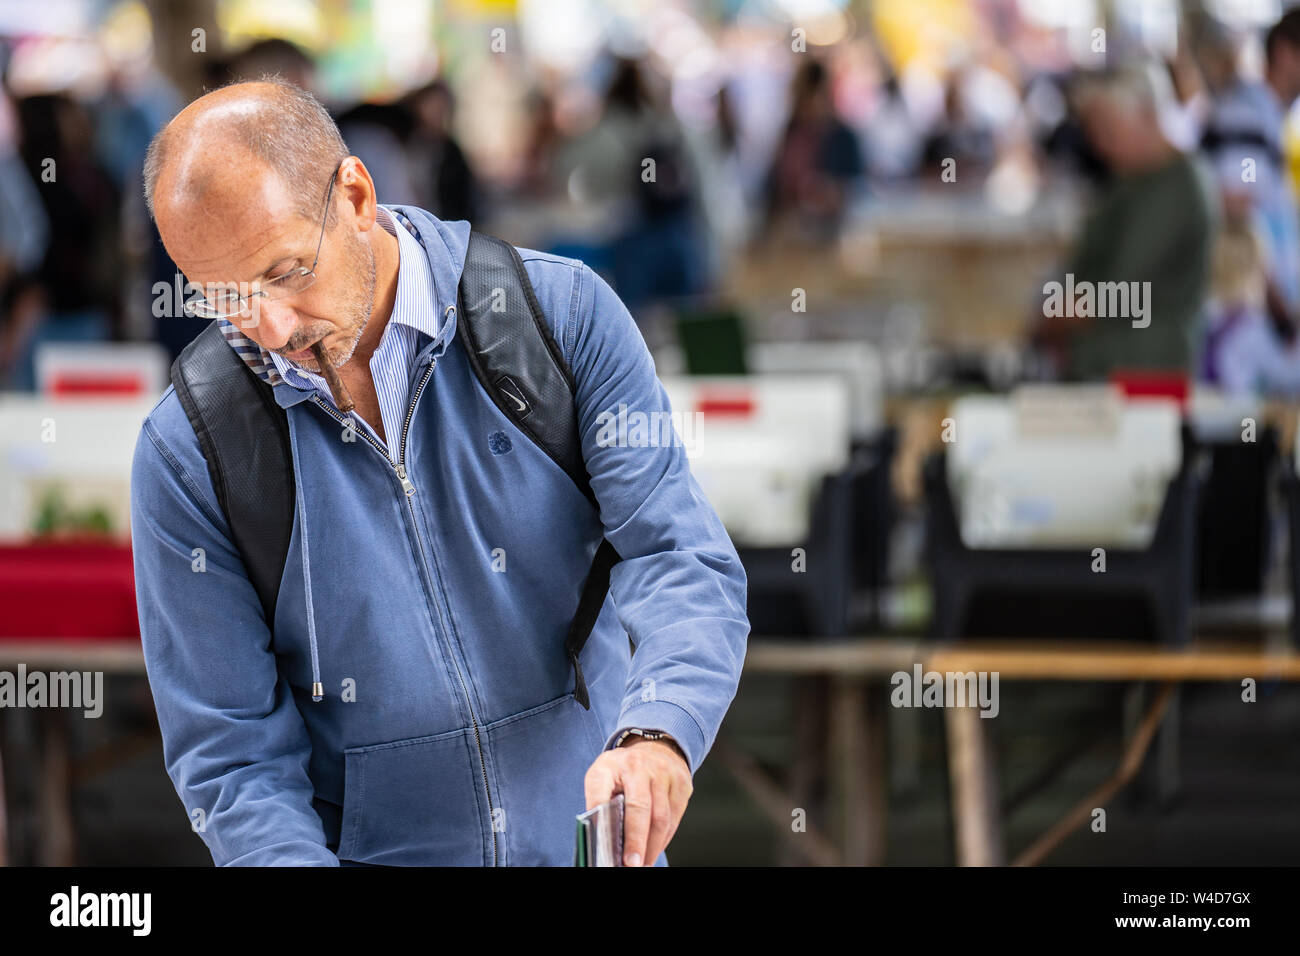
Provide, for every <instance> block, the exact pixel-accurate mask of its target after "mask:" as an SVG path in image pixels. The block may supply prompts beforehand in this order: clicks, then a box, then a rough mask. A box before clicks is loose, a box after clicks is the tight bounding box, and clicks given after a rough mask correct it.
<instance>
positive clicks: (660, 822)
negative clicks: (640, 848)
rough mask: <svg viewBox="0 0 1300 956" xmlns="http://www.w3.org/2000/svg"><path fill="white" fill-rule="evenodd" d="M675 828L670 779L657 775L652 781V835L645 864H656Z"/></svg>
mask: <svg viewBox="0 0 1300 956" xmlns="http://www.w3.org/2000/svg"><path fill="white" fill-rule="evenodd" d="M672 829H673V807H672V803H671V802H670V801H669V799H668V781H667V780H666V779H664V778H663V777H659V776H655V777H653V778H652V779H651V781H650V836H649V838H648V839H647V840H646V852H645V865H646V866H654V865H655V861H656V860H658V859H659V854H660V853H662V852H663V851H664V850H665V849H666V848H667V846H668V840H669V838H670V836H671V833H672Z"/></svg>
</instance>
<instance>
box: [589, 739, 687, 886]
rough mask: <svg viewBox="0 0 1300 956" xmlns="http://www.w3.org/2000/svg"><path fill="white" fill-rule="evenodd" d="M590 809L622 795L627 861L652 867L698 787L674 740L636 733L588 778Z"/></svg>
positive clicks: (607, 753) (602, 760) (595, 766)
mask: <svg viewBox="0 0 1300 956" xmlns="http://www.w3.org/2000/svg"><path fill="white" fill-rule="evenodd" d="M584 782H585V785H586V789H587V809H588V810H590V809H591V808H592V807H594V806H597V805H599V804H602V803H604V802H605V801H606V800H609V799H610V798H611V797H613V796H614V795H615V794H616V793H618V792H619V791H622V793H623V865H624V866H642V865H645V866H653V865H654V862H655V860H657V859H659V854H660V853H662V852H663V851H664V850H665V849H666V848H667V846H668V844H669V843H670V842H671V841H672V838H673V836H674V835H675V834H676V833H677V825H678V824H679V823H681V822H682V815H683V814H685V813H686V803H687V801H688V800H690V799H691V793H692V792H693V791H694V789H695V785H694V784H693V783H692V782H691V769H690V766H689V765H688V764H687V763H686V758H685V757H683V756H682V753H681V751H680V750H678V749H677V747H676V745H675V744H671V743H668V742H667V741H665V740H647V739H646V738H644V737H637V738H633V739H630V740H628V741H627V742H625V743H624V744H623V745H622V746H621V747H615V748H614V749H613V750H606V751H605V752H604V753H602V754H601V755H600V756H599V757H597V758H596V762H595V763H593V764H592V765H591V768H590V769H589V770H588V771H587V776H586V778H585V781H584Z"/></svg>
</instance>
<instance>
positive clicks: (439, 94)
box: [401, 80, 479, 221]
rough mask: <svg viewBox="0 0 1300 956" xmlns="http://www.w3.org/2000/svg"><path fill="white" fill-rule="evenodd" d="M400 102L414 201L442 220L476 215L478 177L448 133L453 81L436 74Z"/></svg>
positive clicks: (477, 215)
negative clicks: (408, 120)
mask: <svg viewBox="0 0 1300 956" xmlns="http://www.w3.org/2000/svg"><path fill="white" fill-rule="evenodd" d="M401 107H402V108H403V109H404V110H405V111H406V113H407V114H408V115H409V116H410V118H411V127H410V135H409V138H408V140H407V142H406V147H405V152H406V157H407V163H408V165H409V167H410V181H411V185H412V186H413V187H414V189H415V196H416V205H418V206H420V207H422V208H424V209H427V210H429V211H430V212H431V213H433V214H434V215H435V216H437V217H438V218H439V219H443V220H446V221H455V220H458V219H468V220H470V221H476V220H477V219H478V218H479V209H478V191H479V187H478V181H477V179H476V178H475V176H474V170H473V169H472V168H470V164H469V160H468V159H467V158H466V157H465V151H464V150H463V149H461V148H460V143H458V142H457V141H456V138H455V137H454V136H453V135H452V133H451V128H452V118H453V116H454V115H455V111H456V99H455V96H454V95H453V94H452V91H451V87H450V86H448V85H447V83H446V82H444V81H443V80H435V81H433V82H432V83H428V84H426V85H424V86H422V87H420V88H419V89H417V90H412V91H411V92H410V93H408V94H406V96H404V97H403V98H402V100H401Z"/></svg>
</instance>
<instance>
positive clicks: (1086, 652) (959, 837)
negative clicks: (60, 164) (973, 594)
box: [924, 639, 1300, 866]
mask: <svg viewBox="0 0 1300 956" xmlns="http://www.w3.org/2000/svg"><path fill="white" fill-rule="evenodd" d="M924 666H925V669H926V670H927V671H937V672H939V673H948V672H952V673H968V672H970V671H975V672H977V673H978V672H980V671H986V672H990V673H991V672H997V674H998V676H999V680H1000V681H1002V680H1030V681H1050V680H1066V681H1156V682H1159V683H1160V685H1161V686H1160V689H1159V691H1158V692H1157V694H1156V695H1155V697H1154V700H1153V701H1152V702H1151V704H1150V706H1149V707H1148V709H1147V711H1146V714H1145V715H1144V716H1143V718H1142V719H1141V721H1140V722H1139V723H1138V724H1137V726H1136V728H1135V729H1134V730H1133V732H1132V734H1131V736H1130V738H1129V741H1128V743H1127V744H1126V746H1125V751H1124V755H1123V757H1122V758H1121V760H1120V766H1119V767H1118V769H1117V770H1116V773H1115V775H1114V776H1112V777H1111V778H1110V779H1108V780H1107V781H1105V782H1104V783H1103V784H1101V785H1100V786H1099V787H1097V788H1096V789H1095V790H1093V791H1092V792H1091V793H1089V794H1088V795H1087V796H1085V797H1084V798H1083V799H1082V800H1080V801H1079V802H1078V803H1077V804H1076V805H1075V806H1074V807H1073V808H1072V809H1071V810H1070V811H1069V812H1068V813H1067V814H1066V815H1065V816H1064V817H1062V818H1061V820H1060V821H1058V823H1057V824H1055V825H1054V826H1053V827H1051V828H1050V829H1049V830H1048V831H1047V832H1046V833H1045V834H1043V836H1041V837H1040V838H1039V839H1037V840H1035V841H1034V842H1033V843H1032V844H1031V845H1030V847H1029V848H1028V849H1027V850H1026V851H1025V852H1024V853H1022V854H1021V855H1020V856H1019V857H1018V858H1017V859H1016V860H1015V861H1014V863H1015V864H1016V865H1034V864H1036V863H1038V862H1040V861H1041V860H1042V859H1043V858H1044V857H1045V856H1046V855H1047V853H1048V852H1050V851H1051V850H1052V849H1053V848H1055V847H1056V846H1057V845H1059V844H1060V842H1061V841H1062V840H1063V839H1064V838H1065V837H1066V836H1068V835H1069V834H1070V833H1072V832H1074V831H1075V830H1076V829H1077V828H1078V827H1079V826H1081V825H1083V824H1084V823H1085V822H1086V821H1087V819H1088V817H1089V815H1090V813H1091V811H1092V808H1094V807H1097V806H1100V805H1102V804H1104V803H1106V802H1107V800H1109V799H1110V797H1112V796H1113V795H1114V794H1115V793H1116V792H1117V791H1118V790H1119V789H1120V788H1121V787H1123V786H1124V785H1125V784H1127V783H1128V782H1129V781H1131V780H1132V779H1133V777H1134V776H1135V775H1136V773H1137V771H1138V769H1139V767H1140V766H1141V764H1142V758H1143V757H1144V756H1145V754H1146V751H1147V749H1148V747H1149V746H1150V743H1151V740H1152V739H1153V737H1154V736H1155V733H1156V730H1157V729H1158V727H1159V725H1160V722H1161V721H1162V720H1163V719H1164V717H1165V714H1166V712H1167V711H1168V708H1169V705H1170V702H1171V701H1172V700H1173V693H1174V688H1175V687H1176V686H1177V685H1178V684H1181V683H1185V682H1188V681H1234V682H1240V681H1241V680H1243V679H1244V678H1247V677H1253V678H1254V679H1255V680H1256V681H1263V680H1291V681H1294V680H1300V654H1297V653H1296V652H1295V650H1294V649H1292V648H1289V647H1285V646H1279V647H1277V648H1276V649H1268V648H1260V647H1258V646H1254V645H1249V644H1247V645H1243V644H1242V643H1240V642H1237V643H1226V642H1222V641H1215V640H1208V639H1202V640H1198V641H1196V642H1195V643H1193V644H1192V645H1190V646H1189V647H1187V648H1166V647H1158V646H1153V645H1149V644H1148V645H1139V644H1121V643H1118V642H1106V643H1100V642H1099V643H1079V642H1064V641H1061V642H1052V643H1051V644H1043V643H1037V644H1026V643H1024V642H1020V643H1018V644H1013V643H1010V642H1003V643H993V642H979V643H973V642H972V643H962V644H955V645H951V646H948V647H943V648H934V649H932V650H931V652H930V653H929V654H928V655H927V656H926V660H925V663H924ZM944 719H945V723H946V725H947V732H948V744H949V767H948V772H949V779H950V784H951V787H952V798H953V826H954V830H955V836H956V845H957V862H958V864H960V865H962V866H998V865H1002V864H1003V863H1004V862H1005V861H1006V857H1005V849H1004V847H1003V844H1002V836H1001V819H1000V814H999V812H998V799H997V798H998V786H997V780H998V778H997V766H996V762H995V761H994V759H993V754H992V751H991V748H990V747H989V743H988V734H987V727H986V724H985V720H984V719H983V718H981V717H980V716H979V711H978V710H977V709H976V708H973V707H948V708H945V710H944Z"/></svg>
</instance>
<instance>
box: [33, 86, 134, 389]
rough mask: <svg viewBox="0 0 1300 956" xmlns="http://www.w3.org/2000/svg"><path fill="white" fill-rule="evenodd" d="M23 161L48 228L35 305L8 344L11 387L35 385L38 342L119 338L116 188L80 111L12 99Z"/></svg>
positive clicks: (68, 102) (66, 99) (66, 104)
mask: <svg viewBox="0 0 1300 956" xmlns="http://www.w3.org/2000/svg"><path fill="white" fill-rule="evenodd" d="M17 110H18V116H19V122H20V124H21V127H22V147H21V151H22V157H23V163H24V165H25V166H26V169H27V172H28V175H29V176H30V177H31V179H32V181H33V182H34V183H36V184H37V194H38V195H39V196H40V198H41V202H42V203H43V205H44V209H45V215H46V216H47V217H48V219H49V223H50V242H49V245H48V247H47V248H46V251H45V256H44V259H43V260H42V262H41V264H40V266H39V267H38V269H37V272H36V277H37V279H38V282H39V287H40V292H41V298H42V303H41V305H40V306H39V308H38V309H37V310H36V311H35V312H34V313H33V315H34V316H35V317H34V319H33V320H32V321H31V323H30V327H29V328H28V329H26V330H24V331H21V332H19V334H18V338H19V341H17V342H16V343H15V348H16V350H17V359H16V362H15V375H14V385H15V386H16V387H17V388H20V389H31V388H33V387H35V384H36V383H35V354H36V349H37V346H39V345H40V344H41V343H42V342H87V341H90V342H93V341H107V340H109V339H115V338H120V337H121V332H122V329H121V318H122V302H121V291H122V290H121V286H120V279H121V276H122V274H123V257H122V242H121V215H120V211H121V191H120V189H119V187H118V186H117V184H115V183H114V181H113V178H112V177H111V176H110V175H109V173H108V172H107V171H106V170H105V169H104V167H103V166H102V165H101V164H100V163H99V161H98V160H97V158H96V151H95V143H94V135H93V133H94V127H93V124H92V121H91V117H90V114H89V112H88V111H87V109H86V107H85V106H83V105H82V104H81V103H79V102H77V101H76V100H74V99H72V98H71V97H70V96H67V95H65V94H61V93H50V94H40V95H36V96H28V97H25V98H23V99H21V100H19V101H18V103H17Z"/></svg>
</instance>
